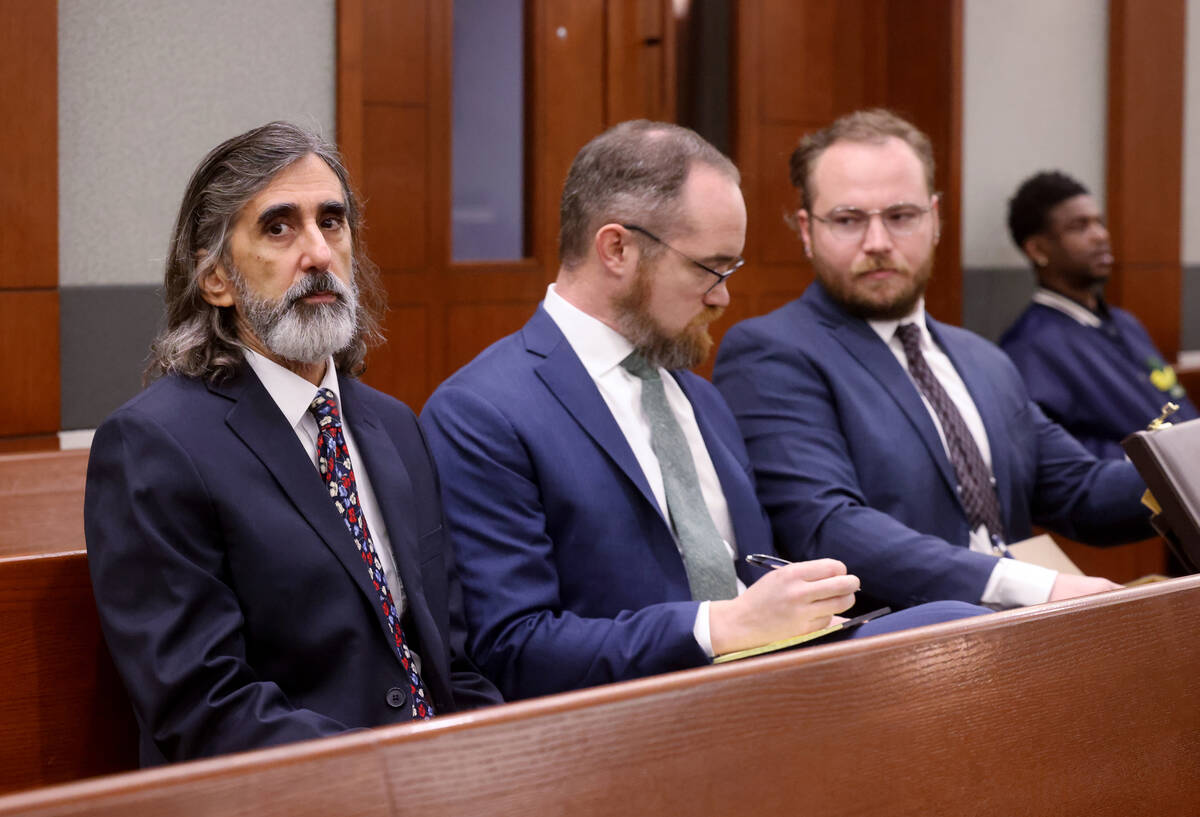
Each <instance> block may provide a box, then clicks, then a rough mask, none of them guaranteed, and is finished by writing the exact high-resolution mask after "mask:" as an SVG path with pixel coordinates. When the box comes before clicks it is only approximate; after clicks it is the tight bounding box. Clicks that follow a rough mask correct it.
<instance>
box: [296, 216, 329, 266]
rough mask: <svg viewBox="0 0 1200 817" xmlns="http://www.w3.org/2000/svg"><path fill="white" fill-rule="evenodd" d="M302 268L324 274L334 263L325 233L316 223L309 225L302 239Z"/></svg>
mask: <svg viewBox="0 0 1200 817" xmlns="http://www.w3.org/2000/svg"><path fill="white" fill-rule="evenodd" d="M301 242H302V243H301V247H300V267H301V269H303V270H306V271H310V272H324V271H325V270H327V269H329V265H330V264H331V263H332V262H333V251H332V250H331V249H330V247H329V242H328V241H327V240H326V238H325V233H324V232H322V231H321V228H320V226H319V225H317V224H316V223H313V224H309V225H308V226H307V227H306V228H305V230H304V235H303V236H302V238H301Z"/></svg>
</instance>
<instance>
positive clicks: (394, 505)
mask: <svg viewBox="0 0 1200 817" xmlns="http://www.w3.org/2000/svg"><path fill="white" fill-rule="evenodd" d="M339 384H340V385H339V388H340V390H341V397H342V400H341V402H342V412H343V416H344V417H345V418H346V421H347V423H348V424H349V425H350V427H351V428H352V430H353V432H354V436H355V440H356V441H357V443H358V448H359V450H360V452H361V456H362V458H363V459H365V462H363V463H355V467H356V468H360V469H361V468H366V469H367V471H368V472H369V473H370V476H371V484H372V487H373V488H374V491H375V495H376V497H377V498H378V500H379V507H380V511H381V512H382V514H383V518H384V520H385V523H386V525H387V530H388V534H389V537H390V539H391V542H392V550H393V552H394V555H395V560H396V567H397V569H398V571H399V574H400V577H401V580H402V581H403V584H404V590H405V593H406V594H407V598H408V608H407V611H406V613H405V616H404V619H403V622H404V627H405V635H406V636H407V638H408V640H409V642H410V644H411V646H412V648H413V649H415V650H416V651H417V653H418V654H419V655H420V657H421V661H422V667H421V674H422V677H423V679H424V681H425V684H426V688H427V691H428V692H429V693H430V695H431V696H432V700H433V704H434V707H435V708H436V711H438V712H452V711H454V710H455V709H458V708H463V707H470V706H476V705H481V704H486V703H495V702H498V701H499V696H498V694H497V692H496V690H495V689H494V688H493V687H492V686H491V685H490V684H489V683H488V682H487V681H486V680H484V679H483V678H482V677H481V676H480V675H479V674H478V672H477V671H476V670H475V669H474V667H473V666H472V665H471V664H470V662H469V661H467V660H466V659H465V657H464V653H463V651H462V649H461V646H462V645H461V642H462V626H461V612H460V611H461V607H460V605H461V600H460V597H459V591H458V588H457V586H456V584H455V580H454V576H453V572H452V568H453V564H452V555H451V550H450V547H449V542H448V540H447V536H446V530H445V528H444V526H443V522H442V511H441V502H440V500H439V492H438V486H437V477H436V475H435V472H434V469H433V464H432V462H431V460H430V458H429V455H428V452H427V450H426V447H425V443H424V440H423V438H422V436H421V433H420V429H419V427H418V425H417V422H416V418H415V417H414V416H413V414H412V412H411V411H409V409H408V408H407V407H406V406H404V405H403V404H402V403H400V402H398V401H396V400H394V399H392V398H390V397H388V396H386V395H383V394H381V393H379V392H377V391H375V390H373V389H371V388H369V387H367V386H365V385H363V384H361V383H359V382H357V381H355V380H351V379H348V378H342V379H340V381H339ZM84 523H85V529H86V534H87V545H88V564H89V567H90V569H91V573H92V583H93V587H94V589H95V595H96V603H97V606H98V609H99V612H100V620H101V624H102V625H103V628H104V633H105V636H106V638H107V641H108V644H109V647H110V649H111V651H112V655H113V658H114V660H115V661H116V664H117V668H118V669H119V671H120V673H121V675H122V677H123V679H124V681H125V685H126V688H127V689H128V691H129V694H130V698H131V699H132V702H133V707H134V712H135V714H136V716H137V719H138V722H139V724H140V726H141V732H142V762H143V764H144V765H151V764H155V763H161V762H164V761H167V760H171V761H174V760H184V759H188V758H194V757H201V756H205V755H214V754H220V753H225V752H231V751H238V750H243V749H253V748H257V747H261V746H268V745H272V744H277V743H284V742H287V741H292V740H301V739H305V738H315V737H321V736H324V735H331V734H335V733H338V732H342V731H344V730H347V729H351V728H356V727H370V726H376V725H381V724H388V723H394V722H400V721H404V720H406V719H408V718H409V712H410V707H408V706H406V705H402V702H401V701H400V700H399V697H398V696H401V695H407V694H408V687H409V684H408V680H407V678H406V675H405V671H404V668H403V667H402V666H401V664H400V661H399V659H398V658H397V656H396V654H395V652H394V650H393V648H392V646H391V644H390V642H389V640H388V637H387V635H386V630H385V626H386V625H385V622H384V619H383V616H382V613H381V610H380V605H379V603H378V599H377V596H376V591H375V590H374V588H373V587H372V586H371V585H370V584H369V582H368V577H367V571H366V570H365V568H364V567H363V565H362V562H361V560H360V558H359V557H358V555H357V551H356V548H355V544H354V541H353V539H352V538H351V536H350V533H349V531H348V530H347V529H346V525H345V523H344V522H343V521H342V519H341V517H340V516H339V515H338V513H337V511H336V509H335V508H334V506H333V503H332V502H331V501H330V499H329V495H328V493H327V491H326V489H325V486H324V483H323V482H322V480H321V476H320V474H319V473H318V472H317V470H316V469H315V468H314V467H313V465H312V462H311V461H310V460H309V458H308V455H307V452H305V451H304V450H303V446H302V445H301V444H300V443H299V441H298V440H297V438H296V434H295V432H294V431H293V430H292V428H291V427H290V426H289V424H288V423H287V421H286V420H285V419H284V417H283V415H282V414H281V413H280V411H279V409H278V407H277V406H276V405H275V402H274V401H273V400H272V399H271V396H270V395H269V394H268V393H267V391H266V389H265V388H264V387H263V386H262V384H261V383H260V382H259V380H258V378H257V377H256V376H255V375H254V373H253V371H251V370H250V368H249V367H248V366H243V368H242V371H241V372H240V373H239V374H238V375H236V376H235V377H233V378H232V379H230V380H227V381H225V382H223V383H221V384H219V385H214V384H211V383H207V382H202V381H200V380H194V379H187V378H182V377H176V376H168V377H164V378H162V379H160V380H158V381H156V382H155V383H154V384H153V385H151V386H150V387H149V388H148V389H146V390H145V391H143V392H142V393H141V394H139V395H138V396H137V397H135V398H133V399H132V400H131V401H130V402H128V403H127V404H125V405H124V406H123V407H121V408H120V409H118V410H117V411H116V412H115V413H114V414H113V415H112V416H111V417H110V418H108V420H106V421H105V422H104V424H103V425H101V426H100V428H99V429H98V430H97V432H96V436H95V439H94V441H93V444H92V453H91V459H90V461H89V463H88V480H87V493H86V500H85V506H84ZM398 691H399V692H398ZM397 704H401V705H399V706H397Z"/></svg>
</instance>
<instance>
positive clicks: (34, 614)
mask: <svg viewBox="0 0 1200 817" xmlns="http://www.w3.org/2000/svg"><path fill="white" fill-rule="evenodd" d="M136 768H137V725H136V723H135V721H134V718H133V711H132V709H131V708H130V705H129V699H128V698H127V697H126V694H125V688H124V686H123V685H122V684H121V681H120V678H119V677H118V676H117V671H116V668H115V667H114V666H113V662H112V658H111V657H110V656H109V654H108V649H107V648H106V646H105V644H104V639H103V638H102V636H101V633H100V622H99V620H98V618H97V616H96V605H95V602H94V601H93V598H92V584H91V581H90V579H89V577H88V569H87V555H86V554H85V553H84V552H83V551H76V552H74V553H58V554H47V555H34V556H12V557H7V558H0V793H3V792H10V791H16V790H18V789H24V788H30V787H33V786H44V785H48V784H50V783H60V782H64V781H68V780H78V779H79V778H81V777H88V776H92V775H99V774H107V773H110V772H118V771H125V770H128V769H136Z"/></svg>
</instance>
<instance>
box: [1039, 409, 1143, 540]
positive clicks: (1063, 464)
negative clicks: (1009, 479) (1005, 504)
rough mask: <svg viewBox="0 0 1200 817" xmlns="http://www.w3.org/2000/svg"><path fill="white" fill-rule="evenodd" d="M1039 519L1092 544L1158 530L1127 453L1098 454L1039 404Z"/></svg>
mask: <svg viewBox="0 0 1200 817" xmlns="http://www.w3.org/2000/svg"><path fill="white" fill-rule="evenodd" d="M1030 415H1031V417H1032V421H1033V424H1034V427H1035V429H1036V433H1037V451H1038V462H1037V482H1036V487H1035V489H1034V492H1033V504H1032V513H1033V518H1034V521H1036V522H1037V523H1038V524H1040V525H1044V526H1046V527H1048V528H1051V529H1052V530H1055V531H1057V532H1059V533H1061V534H1063V535H1064V536H1067V537H1069V538H1071V539H1078V540H1079V541H1081V542H1086V543H1087V544H1089V545H1117V544H1122V543H1124V542H1131V541H1134V540H1136V539H1144V538H1146V537H1148V536H1152V535H1153V534H1154V530H1153V529H1152V528H1151V526H1150V521H1149V519H1150V512H1149V510H1147V509H1146V507H1145V506H1143V505H1142V503H1141V497H1142V494H1143V493H1144V492H1145V490H1146V483H1145V482H1144V481H1143V480H1142V478H1141V476H1139V475H1138V472H1137V469H1136V468H1135V467H1134V465H1133V463H1131V462H1130V461H1129V460H1126V459H1119V460H1118V459H1106V460H1097V459H1096V458H1095V456H1093V455H1092V454H1091V453H1090V452H1089V451H1087V450H1086V449H1085V448H1084V447H1083V445H1082V444H1081V443H1080V442H1079V441H1078V440H1076V439H1075V438H1074V437H1072V436H1071V435H1070V434H1068V433H1067V432H1066V431H1065V430H1064V429H1063V428H1062V427H1061V426H1060V425H1058V424H1057V423H1054V422H1052V421H1051V420H1049V419H1048V418H1047V417H1046V416H1045V415H1044V414H1043V413H1042V411H1041V410H1040V409H1039V408H1038V407H1037V405H1036V404H1033V403H1030Z"/></svg>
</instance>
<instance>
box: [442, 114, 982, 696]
mask: <svg viewBox="0 0 1200 817" xmlns="http://www.w3.org/2000/svg"><path fill="white" fill-rule="evenodd" d="M739 181H740V176H739V174H738V171H737V168H735V167H734V166H733V163H732V162H730V161H729V159H728V158H726V157H725V156H723V155H722V154H721V153H720V151H718V150H717V149H716V148H714V147H713V146H712V145H710V144H709V143H708V142H706V141H705V140H704V139H702V138H701V137H700V136H699V135H698V134H696V133H694V132H693V131H690V130H688V129H687V128H683V127H680V126H678V125H673V124H668V123H663V122H649V121H645V120H636V121H632V122H623V123H621V124H619V125H616V126H614V127H612V128H610V129H609V130H607V131H605V132H604V133H602V134H600V135H599V136H597V137H596V138H594V139H592V140H591V141H590V142H588V144H586V145H585V146H584V147H583V148H582V149H581V150H580V151H579V153H578V155H577V156H576V157H575V160H574V161H573V162H572V164H571V169H570V171H569V172H568V174H567V179H566V182H565V184H564V187H563V193H562V205H561V208H560V221H561V225H562V227H561V230H560V233H559V258H560V266H559V270H558V275H557V278H556V281H555V283H553V284H551V285H550V286H549V287H548V288H547V290H546V297H545V299H544V300H543V301H542V303H541V305H540V306H539V307H538V308H537V309H536V311H535V312H534V314H533V316H532V317H531V318H530V319H529V321H528V322H527V323H526V324H525V326H524V327H523V328H522V329H521V330H520V331H519V332H516V333H515V334H512V335H509V336H508V337H506V338H503V339H501V340H499V341H497V342H496V343H495V344H493V345H492V346H491V347H490V348H488V349H486V350H484V351H483V352H482V353H480V355H479V356H478V357H477V358H475V360H474V361H472V362H471V363H469V364H467V365H466V366H465V367H463V368H462V369H460V370H459V371H458V372H456V373H455V374H454V375H453V376H452V377H450V379H449V380H447V381H446V382H445V383H443V384H442V385H441V386H440V387H438V389H437V391H436V392H434V394H433V396H432V397H430V398H429V401H428V402H427V403H426V404H425V409H424V411H422V413H421V424H422V426H423V427H424V429H425V433H426V435H427V436H428V438H429V444H430V448H431V449H432V450H433V455H434V458H435V459H436V460H437V463H438V470H439V472H440V474H441V484H442V492H443V501H444V505H445V508H446V521H447V525H448V527H449V532H450V536H451V538H452V539H453V541H454V543H455V549H456V554H457V565H458V575H459V576H460V577H461V579H462V588H463V599H464V607H465V610H466V613H467V630H468V639H467V649H468V654H469V655H470V656H471V657H472V660H473V661H474V662H475V663H476V665H477V666H479V668H480V669H481V670H482V671H483V672H484V674H485V675H487V677H488V678H489V679H490V680H491V681H492V682H493V683H495V684H496V686H497V687H498V688H499V689H500V690H501V692H502V693H503V694H504V696H505V697H506V698H508V699H514V698H529V697H533V696H537V695H546V694H549V693H553V692H563V691H567V690H572V689H579V688H581V687H587V686H594V685H596V684H602V683H609V682H613V681H623V680H629V679H632V678H640V677H642V676H646V675H652V674H655V673H661V672H668V671H672V670H681V669H687V668H691V667H700V666H704V665H706V664H708V663H709V661H710V660H711V659H712V658H713V657H714V656H717V655H722V654H725V653H730V652H737V651H739V650H743V649H747V648H752V647H759V646H762V645H766V644H769V643H770V642H773V641H777V640H780V639H784V638H788V637H791V636H797V635H801V634H806V633H812V632H815V631H817V630H821V629H824V628H825V627H826V626H827V625H829V624H830V622H831V620H832V618H833V616H835V615H837V614H838V613H840V612H841V611H843V610H845V609H846V608H847V607H849V606H851V604H852V603H853V598H854V592H855V590H857V588H858V579H857V578H855V577H854V576H853V575H849V574H847V572H846V570H845V568H844V567H843V566H842V565H841V564H840V563H839V562H837V561H836V560H833V559H820V560H815V561H810V562H805V563H800V564H787V563H786V562H782V563H780V562H781V560H777V559H775V558H774V554H773V553H772V549H771V531H770V528H769V526H768V524H767V520H766V515H765V514H764V513H763V510H762V507H761V506H760V505H759V503H758V500H757V498H756V497H755V492H754V483H753V480H752V479H751V478H750V475H749V473H748V471H749V459H748V457H747V455H746V450H745V448H744V447H743V446H742V440H741V435H740V434H739V433H738V429H737V424H736V423H735V422H734V419H733V416H732V415H731V414H730V413H729V409H728V408H727V407H726V406H725V404H724V402H723V401H722V400H721V397H720V395H719V394H717V391H716V389H714V388H713V387H712V384H711V383H709V382H708V381H706V380H704V379H703V378H701V377H699V376H698V375H696V374H693V373H692V372H689V371H686V370H687V369H688V368H690V367H692V366H696V365H697V364H699V363H701V362H702V361H703V360H704V359H705V358H706V357H707V356H708V354H709V351H710V348H711V346H712V340H711V339H710V337H709V334H708V325H709V324H710V323H711V322H712V321H713V320H714V319H715V318H716V317H717V316H718V315H720V314H721V311H722V310H723V309H724V308H725V306H726V305H728V303H729V300H730V294H729V289H728V287H727V284H726V281H727V280H728V279H729V276H730V275H731V274H732V273H733V272H734V271H735V270H737V269H738V268H739V267H740V266H741V265H742V261H741V253H742V245H743V243H744V241H745V238H746V206H745V203H744V202H743V200H742V193H741V190H740V188H739ZM752 555H756V556H763V557H765V559H761V560H760V561H759V563H762V562H766V563H767V564H768V565H771V566H774V567H775V569H771V570H768V571H767V572H765V574H764V571H763V570H762V569H754V568H751V567H750V565H749V564H747V560H746V557H747V556H752ZM982 612H986V611H984V610H982V609H980V608H978V607H975V606H972V605H966V604H961V603H943V604H938V605H927V606H925V607H922V608H920V609H918V610H905V611H902V612H900V613H897V614H895V615H891V616H885V617H883V618H880V619H877V620H875V621H871V622H868V623H867V624H866V625H864V626H863V627H861V628H859V629H857V630H854V631H852V632H853V636H852V637H861V636H864V635H870V634H872V633H883V632H888V631H891V630H896V629H903V628H906V627H913V626H917V625H919V624H926V623H932V622H936V621H944V620H948V619H951V618H960V617H963V616H969V615H977V614H979V613H982Z"/></svg>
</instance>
